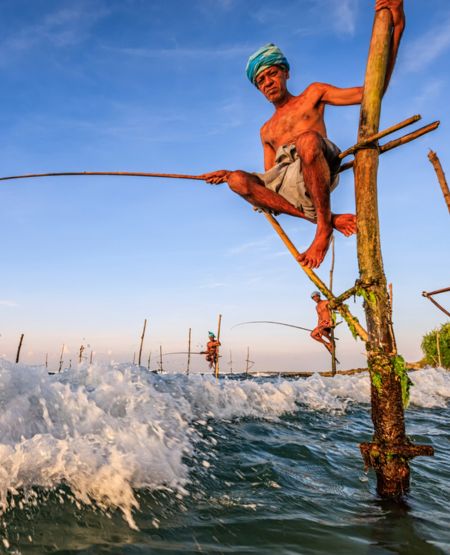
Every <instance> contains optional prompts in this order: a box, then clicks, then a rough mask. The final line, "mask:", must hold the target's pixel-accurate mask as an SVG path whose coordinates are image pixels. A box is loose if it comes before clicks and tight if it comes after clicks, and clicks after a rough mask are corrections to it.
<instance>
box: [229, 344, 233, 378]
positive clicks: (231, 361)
mask: <svg viewBox="0 0 450 555" xmlns="http://www.w3.org/2000/svg"><path fill="white" fill-rule="evenodd" d="M228 364H229V365H230V374H232V373H233V353H232V351H231V349H230V362H229V363H228Z"/></svg>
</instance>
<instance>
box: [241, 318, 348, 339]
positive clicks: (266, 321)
mask: <svg viewBox="0 0 450 555" xmlns="http://www.w3.org/2000/svg"><path fill="white" fill-rule="evenodd" d="M246 324H276V325H278V326H286V327H288V328H296V329H298V330H303V331H313V330H312V329H310V328H302V326H294V324H285V323H284V322H274V321H273V320H253V321H251V322H240V323H239V324H235V325H234V326H232V327H231V329H233V328H237V327H238V326H245V325H246ZM339 324H340V322H339ZM335 339H336V340H337V341H339V340H338V338H337V337H335Z"/></svg>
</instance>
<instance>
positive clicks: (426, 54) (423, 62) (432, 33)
mask: <svg viewBox="0 0 450 555" xmlns="http://www.w3.org/2000/svg"><path fill="white" fill-rule="evenodd" d="M449 47H450V16H447V17H446V18H444V21H442V22H441V23H439V24H437V25H436V26H435V27H433V28H432V29H429V30H428V31H427V32H426V33H425V34H423V35H422V36H420V37H419V38H417V39H416V40H415V41H413V42H411V43H409V44H408V45H407V46H406V49H405V69H406V70H407V71H420V70H422V69H424V68H426V67H427V66H428V65H429V64H431V63H432V62H433V61H434V60H435V59H436V58H438V57H439V56H441V55H442V54H443V53H444V52H445V51H446V50H448V48H449Z"/></svg>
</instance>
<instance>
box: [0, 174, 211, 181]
mask: <svg viewBox="0 0 450 555" xmlns="http://www.w3.org/2000/svg"><path fill="white" fill-rule="evenodd" d="M68 175H119V176H125V177H164V178H171V179H197V180H199V181H204V179H203V177H202V176H201V175H187V174H184V173H149V172H52V173H28V174H25V175H10V176H8V177H0V181H7V180H9V179H28V178H30V177H62V176H64V177H65V176H68Z"/></svg>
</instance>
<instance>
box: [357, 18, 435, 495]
mask: <svg viewBox="0 0 450 555" xmlns="http://www.w3.org/2000/svg"><path fill="white" fill-rule="evenodd" d="M391 34H392V16H391V13H390V12H389V10H387V9H383V10H381V11H379V12H377V13H376V14H375V21H374V26H373V31H372V39H371V43H370V49H369V56H368V61H367V68H366V76H365V81H364V94H363V100H362V103H361V113H360V122H359V133H358V143H362V142H363V141H364V140H365V139H366V138H367V137H370V136H372V135H374V134H376V133H377V131H378V126H379V121H380V113H381V99H382V96H383V90H384V84H385V79H386V70H387V63H388V58H389V48H390V41H391ZM378 156H379V152H378V149H377V148H363V149H358V150H357V151H356V153H355V166H354V173H355V198H356V216H357V225H358V234H357V250H358V264H359V273H360V279H361V282H362V283H363V284H368V283H369V282H371V285H370V286H368V287H367V291H366V292H367V295H365V297H364V310H365V314H366V321H367V332H368V340H367V343H366V351H367V362H368V367H369V372H370V377H371V404H372V421H373V425H374V429H375V433H374V436H373V440H372V442H368V443H363V444H361V446H360V448H361V453H362V455H363V458H364V461H365V464H366V466H367V467H372V468H373V469H374V470H375V472H376V476H377V492H378V494H379V495H380V496H381V497H383V498H399V497H401V496H402V495H403V494H404V493H406V492H407V490H408V489H409V477H410V470H409V459H410V458H412V457H414V456H417V455H430V454H432V453H433V448H432V447H431V446H422V445H415V446H413V445H411V442H410V441H409V440H408V438H407V436H406V431H405V418H404V401H405V395H407V391H408V376H407V373H406V368H405V364H404V362H403V359H402V357H400V356H398V354H397V346H396V343H395V336H394V330H393V325H392V319H391V308H390V299H389V293H388V290H387V282H386V277H385V274H384V269H383V261H382V255H381V241H380V229H379V221H378V199H377V172H378ZM402 392H403V396H402Z"/></svg>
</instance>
